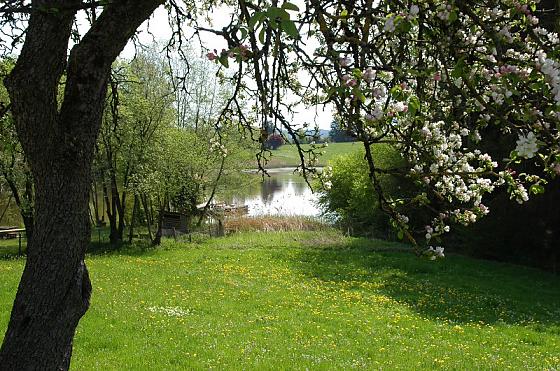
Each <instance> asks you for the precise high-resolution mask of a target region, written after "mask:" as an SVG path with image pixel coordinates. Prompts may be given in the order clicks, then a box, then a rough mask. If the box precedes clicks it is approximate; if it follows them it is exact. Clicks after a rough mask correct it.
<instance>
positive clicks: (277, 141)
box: [265, 134, 284, 149]
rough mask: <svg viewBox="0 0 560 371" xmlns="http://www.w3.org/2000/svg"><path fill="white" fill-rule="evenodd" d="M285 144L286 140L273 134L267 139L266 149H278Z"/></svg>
mask: <svg viewBox="0 0 560 371" xmlns="http://www.w3.org/2000/svg"><path fill="white" fill-rule="evenodd" d="M283 144H284V138H282V136H281V135H280V134H271V135H269V136H268V138H267V139H266V143H265V145H266V147H267V148H268V149H278V148H280V146H282V145H283Z"/></svg>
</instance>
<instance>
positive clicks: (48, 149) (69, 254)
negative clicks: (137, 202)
mask: <svg viewBox="0 0 560 371" xmlns="http://www.w3.org/2000/svg"><path fill="white" fill-rule="evenodd" d="M57 2H58V3H59V1H57ZM162 2H163V0H121V1H114V2H110V3H109V5H107V6H106V8H105V9H104V11H103V13H102V14H101V15H100V16H99V18H97V20H96V22H95V23H94V24H93V25H92V27H91V29H90V30H89V31H88V33H87V34H86V35H85V36H84V37H83V39H82V40H81V42H80V43H79V44H78V45H76V46H75V47H74V48H73V49H72V51H71V53H70V56H69V58H68V59H67V57H66V55H67V49H68V40H69V37H70V32H71V27H72V22H73V20H74V17H75V12H74V11H69V10H64V11H60V12H56V13H53V12H50V13H49V12H42V11H36V12H32V13H31V16H30V20H29V24H28V28H27V35H26V40H25V43H24V45H23V48H22V51H21V54H20V57H19V59H18V62H17V64H16V66H15V68H14V70H13V72H12V74H11V75H10V76H9V77H8V78H7V79H6V86H7V88H8V91H9V94H10V98H11V102H12V105H13V107H12V112H13V115H14V119H15V124H16V129H17V132H18V136H19V139H20V141H21V143H22V146H23V148H24V150H25V152H26V155H27V158H28V160H29V163H30V167H31V170H32V173H33V177H34V181H35V207H36V208H35V221H34V223H35V224H34V232H33V239H32V240H31V241H30V243H29V246H28V258H27V262H26V265H25V269H24V272H23V275H22V278H21V282H20V285H19V287H18V291H17V295H16V299H15V302H14V306H13V308H12V313H11V317H10V322H9V324H8V329H7V331H6V335H5V337H4V342H3V344H2V348H1V349H0V369H2V370H32V369H45V370H55V369H68V368H69V366H70V357H71V354H72V339H73V337H74V333H75V329H76V326H77V324H78V321H79V320H80V318H81V317H82V316H83V315H84V313H85V312H86V311H87V309H88V306H89V299H90V293H91V284H90V280H89V277H88V271H87V268H86V266H85V264H84V254H85V250H86V247H87V245H88V244H89V240H90V220H89V208H88V195H89V190H90V186H91V164H92V158H93V148H94V144H95V141H96V137H97V133H98V131H99V127H100V123H101V113H102V109H103V103H104V98H105V94H106V89H107V80H108V76H109V70H110V66H111V63H112V62H113V61H114V60H115V58H116V57H117V56H118V54H119V53H120V51H121V50H122V49H123V48H124V46H125V45H126V43H127V41H128V40H129V38H130V37H131V36H132V35H133V33H134V32H135V30H136V29H137V28H138V26H139V25H140V24H141V23H142V22H143V21H144V20H145V19H147V18H148V17H149V15H150V14H151V13H152V12H153V11H154V10H155V8H156V7H157V6H158V5H160V4H161V3H162ZM32 3H33V6H34V8H35V9H44V8H45V7H48V6H50V5H51V4H54V3H55V2H54V1H53V0H36V1H33V2H32ZM80 3H81V1H79V0H73V1H67V2H65V5H66V4H68V5H69V6H71V5H72V4H80ZM65 68H66V71H67V79H66V87H65V92H64V100H63V102H62V104H61V105H60V107H61V108H60V110H59V109H58V107H59V105H58V102H57V91H58V84H59V81H60V77H61V75H62V73H63V71H64V69H65Z"/></svg>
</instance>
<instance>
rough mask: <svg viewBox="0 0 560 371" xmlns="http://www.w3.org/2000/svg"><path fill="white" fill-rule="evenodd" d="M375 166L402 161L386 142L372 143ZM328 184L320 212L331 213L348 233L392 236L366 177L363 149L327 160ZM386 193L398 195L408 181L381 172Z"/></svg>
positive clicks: (406, 190)
mask: <svg viewBox="0 0 560 371" xmlns="http://www.w3.org/2000/svg"><path fill="white" fill-rule="evenodd" d="M372 152H373V156H374V159H375V161H376V164H377V166H378V167H379V168H383V169H388V168H396V167H399V166H402V165H403V164H404V160H403V159H402V158H401V156H400V155H399V153H398V152H397V151H396V150H395V149H393V148H391V147H390V146H388V145H375V146H372ZM330 165H331V166H332V176H331V179H330V181H331V186H330V187H329V188H328V189H325V190H324V192H323V193H322V195H321V196H320V197H319V202H320V204H321V206H322V207H323V209H324V211H325V212H326V213H327V214H329V213H334V214H335V215H336V219H337V223H338V224H339V225H340V227H342V228H343V229H344V230H346V231H348V232H349V233H350V234H355V235H364V236H369V237H376V238H392V237H394V236H393V232H392V229H391V227H390V225H389V218H388V216H387V215H386V214H385V213H384V212H383V211H382V210H381V208H380V205H379V199H378V195H377V193H376V192H375V191H374V189H373V186H372V184H371V181H370V179H369V169H368V164H367V162H366V160H365V159H364V151H363V150H362V151H359V152H356V153H352V154H348V155H342V156H339V157H337V158H335V159H334V160H332V161H331V163H330ZM380 181H381V184H382V186H383V188H384V190H385V192H386V194H387V195H388V196H391V197H393V198H400V197H403V196H405V195H406V194H407V193H409V190H410V189H411V185H410V183H409V182H408V181H407V180H406V179H403V178H397V177H396V176H392V175H381V176H380Z"/></svg>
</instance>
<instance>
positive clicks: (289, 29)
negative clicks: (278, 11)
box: [280, 20, 299, 39]
mask: <svg viewBox="0 0 560 371" xmlns="http://www.w3.org/2000/svg"><path fill="white" fill-rule="evenodd" d="M280 25H281V27H282V30H283V31H284V32H285V33H286V34H288V36H290V37H291V38H292V39H299V32H298V29H297V28H296V25H295V23H294V22H292V21H291V20H284V21H282V22H281V23H280Z"/></svg>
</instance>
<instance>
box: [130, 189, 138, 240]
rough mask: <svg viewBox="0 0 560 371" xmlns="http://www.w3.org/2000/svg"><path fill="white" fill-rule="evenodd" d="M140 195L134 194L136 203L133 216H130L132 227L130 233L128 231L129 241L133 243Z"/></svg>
mask: <svg viewBox="0 0 560 371" xmlns="http://www.w3.org/2000/svg"><path fill="white" fill-rule="evenodd" d="M138 203H139V202H138V195H136V194H135V195H134V204H133V206H132V216H131V217H130V229H129V231H128V232H129V233H128V243H132V238H133V237H134V224H135V222H136V218H137V215H136V214H137V212H138V207H139V205H138Z"/></svg>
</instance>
